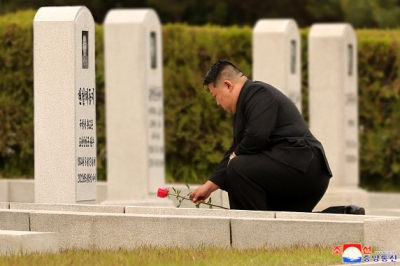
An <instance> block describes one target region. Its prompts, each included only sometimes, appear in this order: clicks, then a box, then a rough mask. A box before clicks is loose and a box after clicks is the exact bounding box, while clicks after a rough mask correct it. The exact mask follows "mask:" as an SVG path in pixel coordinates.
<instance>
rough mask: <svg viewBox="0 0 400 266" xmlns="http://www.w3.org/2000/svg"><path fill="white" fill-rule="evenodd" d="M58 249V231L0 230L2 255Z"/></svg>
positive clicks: (0, 252) (54, 250) (0, 251)
mask: <svg viewBox="0 0 400 266" xmlns="http://www.w3.org/2000/svg"><path fill="white" fill-rule="evenodd" d="M58 251H59V246H58V235H57V233H51V232H26V231H9V230H0V255H11V254H18V253H19V252H22V253H23V254H27V253H31V252H38V253H42V252H58Z"/></svg>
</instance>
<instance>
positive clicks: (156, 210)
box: [125, 206, 275, 218]
mask: <svg viewBox="0 0 400 266" xmlns="http://www.w3.org/2000/svg"><path fill="white" fill-rule="evenodd" d="M125 213H132V214H154V215H188V216H213V217H214V216H220V217H247V218H275V212H266V211H241V210H225V209H218V208H215V209H197V208H195V209H194V208H163V207H137V206H127V207H125Z"/></svg>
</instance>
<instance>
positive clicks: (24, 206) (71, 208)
mask: <svg viewBox="0 0 400 266" xmlns="http://www.w3.org/2000/svg"><path fill="white" fill-rule="evenodd" d="M10 209H19V210H43V211H65V212H96V213H124V211H125V207H124V206H112V205H94V204H47V203H18V202H11V203H10Z"/></svg>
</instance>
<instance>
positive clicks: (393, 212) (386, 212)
mask: <svg viewBox="0 0 400 266" xmlns="http://www.w3.org/2000/svg"><path fill="white" fill-rule="evenodd" d="M369 212H371V213H372V214H374V215H376V216H391V217H399V216H400V209H371V210H369Z"/></svg>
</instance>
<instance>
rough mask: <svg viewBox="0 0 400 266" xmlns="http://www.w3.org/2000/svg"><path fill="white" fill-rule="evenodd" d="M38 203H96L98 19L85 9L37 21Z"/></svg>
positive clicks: (41, 13) (43, 15)
mask: <svg viewBox="0 0 400 266" xmlns="http://www.w3.org/2000/svg"><path fill="white" fill-rule="evenodd" d="M33 30H34V95H35V101H34V106H35V107H34V114H35V117H34V122H35V128H34V129H35V202H37V203H80V202H82V203H94V202H95V201H96V182H97V172H96V147H97V145H96V142H97V140H96V82H95V50H94V49H95V38H94V35H95V31H94V21H93V17H92V15H91V13H90V11H89V10H88V9H87V8H86V7H82V6H76V7H42V8H40V9H39V10H38V11H37V13H36V16H35V18H34V24H33Z"/></svg>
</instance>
